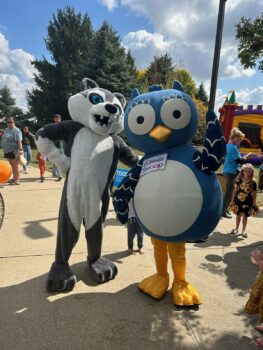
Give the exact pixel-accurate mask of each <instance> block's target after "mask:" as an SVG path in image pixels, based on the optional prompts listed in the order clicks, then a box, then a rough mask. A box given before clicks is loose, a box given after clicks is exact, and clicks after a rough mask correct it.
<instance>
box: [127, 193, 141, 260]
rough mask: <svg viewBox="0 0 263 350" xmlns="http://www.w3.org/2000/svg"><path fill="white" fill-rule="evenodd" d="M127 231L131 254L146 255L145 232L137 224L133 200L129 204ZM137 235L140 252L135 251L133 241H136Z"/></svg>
mask: <svg viewBox="0 0 263 350" xmlns="http://www.w3.org/2000/svg"><path fill="white" fill-rule="evenodd" d="M127 231H128V251H129V253H130V254H134V253H135V252H137V251H138V252H139V253H140V254H144V250H143V231H142V229H141V227H140V225H139V224H138V222H137V219H136V216H135V212H134V208H133V200H132V199H131V200H130V202H129V219H128V222H127ZM136 234H137V244H138V250H134V249H133V240H134V237H135V235H136Z"/></svg>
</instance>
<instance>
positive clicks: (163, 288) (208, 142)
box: [113, 81, 226, 306]
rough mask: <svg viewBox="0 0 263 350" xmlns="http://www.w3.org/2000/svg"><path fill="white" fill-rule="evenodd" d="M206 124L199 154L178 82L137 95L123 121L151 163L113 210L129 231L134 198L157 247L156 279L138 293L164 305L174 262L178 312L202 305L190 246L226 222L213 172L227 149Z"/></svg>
mask: <svg viewBox="0 0 263 350" xmlns="http://www.w3.org/2000/svg"><path fill="white" fill-rule="evenodd" d="M206 119H207V122H206V136H205V142H204V147H203V149H202V150H201V151H200V150H198V149H196V148H195V147H193V146H192V145H191V144H190V141H191V139H192V137H193V136H194V134H195V132H196V130H197V126H198V114H197V110H196V107H195V105H194V103H193V101H192V99H191V98H190V96H188V95H187V94H186V93H185V92H184V90H183V87H182V86H181V84H180V83H179V82H178V81H175V82H174V84H173V87H172V89H168V90H163V89H162V87H161V86H159V85H154V86H151V87H150V88H149V92H148V93H144V94H140V92H139V91H138V89H134V90H133V92H132V96H131V101H130V103H129V105H128V107H127V109H126V112H125V119H124V127H125V133H126V135H127V138H128V140H129V142H130V143H131V144H132V145H133V146H134V147H135V148H137V149H139V150H141V151H142V152H144V153H145V155H144V157H143V158H141V159H140V160H139V161H138V162H137V165H136V166H135V167H133V168H132V169H131V170H130V172H129V173H128V174H127V176H126V177H125V178H124V179H123V181H122V183H121V185H120V186H119V187H118V189H117V190H116V191H115V194H114V199H113V204H114V208H115V211H116V214H117V218H118V220H119V221H120V222H121V223H122V224H125V223H126V222H127V220H128V203H129V201H130V200H131V198H133V203H134V204H133V205H134V210H135V213H136V216H137V219H138V222H139V224H140V225H141V227H142V229H143V230H144V232H145V233H146V234H147V235H149V236H150V237H151V240H152V244H153V248H154V258H155V265H156V271H157V272H156V273H155V274H154V275H152V276H150V277H147V278H145V279H144V280H143V281H142V282H141V283H140V284H139V285H138V287H139V289H140V290H141V291H143V292H144V293H146V294H148V295H150V296H151V297H153V298H155V299H158V300H160V299H162V298H163V297H164V296H165V294H166V292H167V290H168V288H169V274H168V270H167V265H168V257H169V258H170V261H171V265H172V269H173V274H174V278H173V284H172V290H171V293H172V301H173V303H174V304H175V305H180V306H188V305H189V306H190V305H199V304H201V303H202V301H201V297H200V295H199V293H198V292H197V290H196V289H195V288H194V287H193V286H192V285H191V284H190V283H188V282H187V281H186V278H185V274H186V257H185V243H186V242H187V241H195V240H200V239H202V238H204V237H207V236H208V235H209V234H210V233H211V232H212V231H213V230H214V228H215V227H216V225H217V223H218V221H219V219H220V216H221V207H222V193H221V187H220V184H219V182H218V180H217V177H216V175H215V174H214V172H215V171H216V170H217V169H218V168H219V166H220V164H221V162H222V160H223V156H224V153H225V146H226V144H225V138H224V136H223V133H222V130H221V126H220V124H219V122H218V119H217V117H216V115H215V114H214V112H208V113H207V116H206Z"/></svg>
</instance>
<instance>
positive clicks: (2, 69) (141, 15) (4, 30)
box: [0, 0, 263, 108]
mask: <svg viewBox="0 0 263 350" xmlns="http://www.w3.org/2000/svg"><path fill="white" fill-rule="evenodd" d="M160 3H161V4H162V5H161V6H160ZM203 4H204V1H203V0H185V1H179V0H162V1H160V0H71V1H65V0H45V1H42V0H23V1H21V0H12V1H9V2H7V1H4V2H2V3H1V12H0V87H1V86H3V85H5V84H7V85H9V86H10V88H11V89H12V91H13V94H14V96H15V97H16V99H17V102H18V104H19V105H21V106H22V107H23V108H26V101H25V94H24V93H25V90H26V89H30V88H32V86H33V80H32V74H33V69H32V67H31V65H30V60H32V59H33V57H36V58H41V57H42V55H45V56H46V57H49V54H48V52H47V51H46V48H45V43H44V37H45V36H46V28H47V25H48V22H49V20H50V18H51V15H52V13H54V12H56V10H57V9H58V8H63V7H65V6H66V5H71V6H73V7H74V8H75V9H76V10H77V11H80V12H83V13H84V12H88V14H89V16H90V17H91V20H92V23H93V26H94V28H95V29H96V28H98V27H99V26H100V24H101V23H102V21H103V20H107V21H109V22H110V23H111V24H112V25H113V27H114V28H115V29H116V30H117V31H118V33H119V35H120V36H121V39H122V41H123V44H124V45H125V46H126V47H127V48H129V49H130V50H131V52H132V54H133V55H134V57H135V58H136V63H137V66H138V67H139V68H142V67H145V66H147V65H148V64H149V62H150V61H151V59H152V58H153V56H154V55H155V54H157V55H158V54H161V53H164V52H165V51H168V52H170V53H171V54H172V55H173V57H174V59H175V62H179V61H180V62H181V64H182V65H183V67H185V68H187V69H189V70H190V71H191V73H192V75H193V76H194V78H195V80H196V81H197V82H198V83H199V82H200V81H204V82H205V84H206V86H207V88H209V81H210V74H211V67H212V56H213V44H214V35H215V28H216V16H217V7H218V0H210V1H209V2H206V7H204V6H203ZM262 5H263V1H262V0H228V2H227V7H226V16H225V28H224V38H223V50H222V57H221V65H220V79H219V82H218V94H217V103H218V104H220V103H221V102H222V96H223V95H224V94H225V93H227V92H228V90H230V89H235V90H236V91H237V96H238V98H239V102H240V103H242V104H250V103H253V104H260V103H261V104H262V103H263V75H262V73H259V72H257V71H256V70H247V71H245V70H243V68H242V67H241V65H240V63H239V62H238V60H237V57H236V42H235V38H234V24H235V23H236V22H237V21H238V20H239V19H240V18H241V16H244V15H245V16H250V17H255V16H257V15H259V13H260V11H262V8H263V7H262Z"/></svg>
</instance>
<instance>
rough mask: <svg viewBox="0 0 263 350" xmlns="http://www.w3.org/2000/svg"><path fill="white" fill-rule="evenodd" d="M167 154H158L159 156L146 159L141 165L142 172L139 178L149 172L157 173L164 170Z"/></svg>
mask: <svg viewBox="0 0 263 350" xmlns="http://www.w3.org/2000/svg"><path fill="white" fill-rule="evenodd" d="M167 156H168V154H167V153H164V154H160V155H159V156H155V157H151V158H148V159H146V160H145V161H144V162H143V163H142V171H141V176H143V175H145V174H147V173H150V172H151V171H158V170H163V169H165V165H166V161H167Z"/></svg>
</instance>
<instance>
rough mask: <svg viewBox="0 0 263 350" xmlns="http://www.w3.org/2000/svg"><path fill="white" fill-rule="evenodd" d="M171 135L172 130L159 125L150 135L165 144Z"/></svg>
mask: <svg viewBox="0 0 263 350" xmlns="http://www.w3.org/2000/svg"><path fill="white" fill-rule="evenodd" d="M171 133H172V130H171V129H169V128H167V127H166V126H164V125H157V126H156V127H155V128H153V129H152V131H151V132H150V133H149V135H150V136H151V137H152V138H154V139H155V140H156V141H158V142H164V141H166V140H167V139H168V137H169V136H170V135H171Z"/></svg>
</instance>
